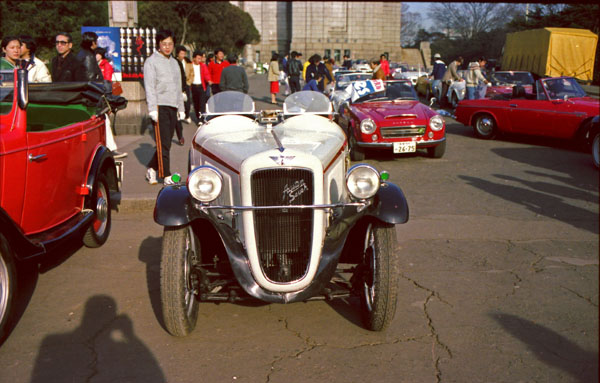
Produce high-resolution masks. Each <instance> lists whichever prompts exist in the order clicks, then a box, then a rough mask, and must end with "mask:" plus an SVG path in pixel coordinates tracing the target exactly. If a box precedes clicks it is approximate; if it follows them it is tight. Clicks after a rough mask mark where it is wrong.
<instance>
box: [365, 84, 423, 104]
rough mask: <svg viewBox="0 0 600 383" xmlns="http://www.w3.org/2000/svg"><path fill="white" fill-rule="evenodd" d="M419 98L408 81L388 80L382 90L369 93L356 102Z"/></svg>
mask: <svg viewBox="0 0 600 383" xmlns="http://www.w3.org/2000/svg"><path fill="white" fill-rule="evenodd" d="M393 100H417V94H416V93H415V90H414V88H413V87H412V85H411V83H410V82H408V81H398V82H387V83H385V90H384V91H382V92H374V93H369V94H367V95H365V96H363V97H361V98H359V99H358V100H356V101H354V103H355V104H356V103H361V102H370V101H393Z"/></svg>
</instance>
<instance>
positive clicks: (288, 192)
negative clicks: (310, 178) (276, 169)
mask: <svg viewBox="0 0 600 383" xmlns="http://www.w3.org/2000/svg"><path fill="white" fill-rule="evenodd" d="M307 190H308V185H307V184H306V182H304V180H303V179H302V180H299V181H296V182H294V183H293V184H291V185H289V184H285V186H284V187H283V194H282V200H283V204H284V205H291V204H292V202H294V200H295V199H296V198H298V197H300V196H301V195H302V194H303V193H304V192H305V191H307Z"/></svg>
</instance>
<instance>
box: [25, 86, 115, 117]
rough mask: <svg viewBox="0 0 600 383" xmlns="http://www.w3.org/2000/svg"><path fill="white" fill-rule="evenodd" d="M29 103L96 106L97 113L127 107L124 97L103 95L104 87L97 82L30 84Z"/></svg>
mask: <svg viewBox="0 0 600 383" xmlns="http://www.w3.org/2000/svg"><path fill="white" fill-rule="evenodd" d="M29 102H31V103H34V104H52V105H71V104H83V105H86V106H96V107H97V108H98V113H101V111H104V110H105V109H107V108H108V107H110V109H112V110H113V111H117V110H121V109H125V108H126V107H127V99H126V98H125V97H121V96H115V95H112V94H110V93H105V88H104V85H103V84H102V83H97V82H54V83H30V84H29Z"/></svg>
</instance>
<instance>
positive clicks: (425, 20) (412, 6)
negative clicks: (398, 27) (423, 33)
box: [406, 2, 433, 29]
mask: <svg viewBox="0 0 600 383" xmlns="http://www.w3.org/2000/svg"><path fill="white" fill-rule="evenodd" d="M406 4H408V11H409V12H415V13H420V14H421V25H422V26H423V28H424V29H430V28H431V27H432V26H433V24H432V23H431V22H430V21H429V17H427V8H429V4H431V3H414V2H407V3H406Z"/></svg>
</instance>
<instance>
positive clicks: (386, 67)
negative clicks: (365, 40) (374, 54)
mask: <svg viewBox="0 0 600 383" xmlns="http://www.w3.org/2000/svg"><path fill="white" fill-rule="evenodd" d="M379 65H381V70H382V71H383V75H384V76H385V78H386V79H388V78H390V62H389V61H388V60H387V56H386V55H385V54H381V56H379Z"/></svg>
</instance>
